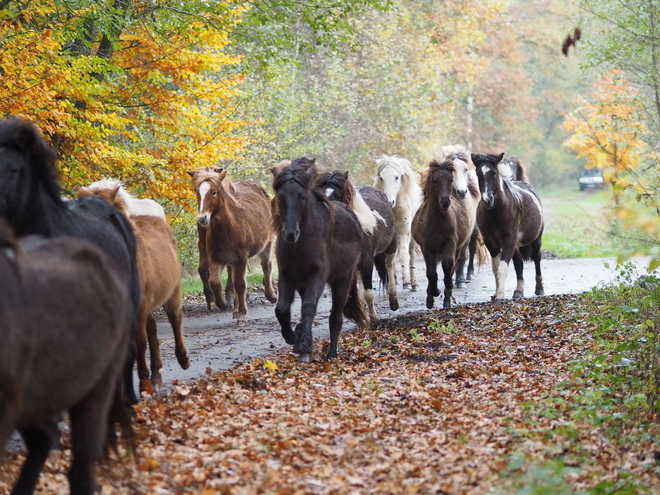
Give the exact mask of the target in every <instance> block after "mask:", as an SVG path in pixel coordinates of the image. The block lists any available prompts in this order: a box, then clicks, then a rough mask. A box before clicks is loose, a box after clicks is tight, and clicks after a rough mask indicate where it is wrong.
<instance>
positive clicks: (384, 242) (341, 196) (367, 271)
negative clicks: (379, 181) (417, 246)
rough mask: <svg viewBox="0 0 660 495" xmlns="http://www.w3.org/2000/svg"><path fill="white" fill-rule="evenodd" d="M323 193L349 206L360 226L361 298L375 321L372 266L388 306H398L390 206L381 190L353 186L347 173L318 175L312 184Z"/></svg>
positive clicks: (393, 229) (394, 237)
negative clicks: (384, 288) (376, 273)
mask: <svg viewBox="0 0 660 495" xmlns="http://www.w3.org/2000/svg"><path fill="white" fill-rule="evenodd" d="M315 187H317V188H318V189H320V190H321V191H323V193H324V194H325V196H326V197H327V198H329V199H331V200H333V201H341V202H342V203H344V204H346V205H348V206H350V207H351V209H352V210H353V211H354V212H355V215H356V216H357V218H358V220H359V221H360V225H361V226H362V231H363V236H362V254H361V255H360V262H359V264H358V271H359V272H360V276H361V279H362V287H363V290H364V300H365V302H366V306H367V312H368V313H369V317H370V318H371V323H372V324H375V323H376V322H377V321H378V316H377V315H376V309H375V307H374V288H373V271H374V266H375V267H376V271H377V272H378V276H379V277H380V281H381V284H382V286H383V287H387V293H388V295H389V301H390V309H391V310H392V311H396V310H397V309H399V300H398V298H397V294H396V272H395V270H396V267H395V265H394V263H395V262H394V257H395V255H396V248H397V234H396V226H395V225H394V214H393V213H392V207H391V206H390V202H389V200H388V199H387V196H386V195H385V193H384V192H383V191H381V190H380V189H377V188H375V187H372V186H366V187H358V188H355V187H354V186H353V184H352V183H351V181H350V180H348V172H341V171H334V172H326V173H323V174H320V175H318V177H317V178H316V185H315Z"/></svg>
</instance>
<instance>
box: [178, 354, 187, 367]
mask: <svg viewBox="0 0 660 495" xmlns="http://www.w3.org/2000/svg"><path fill="white" fill-rule="evenodd" d="M176 360H177V361H179V366H181V369H184V370H187V369H188V368H190V357H188V354H185V355H183V356H181V357H179V356H177V357H176Z"/></svg>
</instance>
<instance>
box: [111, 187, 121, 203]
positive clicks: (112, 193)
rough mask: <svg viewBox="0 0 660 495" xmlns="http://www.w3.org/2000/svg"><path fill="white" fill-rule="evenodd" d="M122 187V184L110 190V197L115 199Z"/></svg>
mask: <svg viewBox="0 0 660 495" xmlns="http://www.w3.org/2000/svg"><path fill="white" fill-rule="evenodd" d="M120 189H121V186H117V187H115V188H114V189H113V190H112V191H111V192H110V197H111V198H112V200H113V201H114V200H115V198H116V197H117V195H118V194H119V190H120Z"/></svg>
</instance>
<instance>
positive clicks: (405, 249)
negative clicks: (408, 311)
mask: <svg viewBox="0 0 660 495" xmlns="http://www.w3.org/2000/svg"><path fill="white" fill-rule="evenodd" d="M407 230H408V231H407V232H406V231H405V230H404V231H402V232H399V237H398V239H399V247H398V248H397V250H396V252H397V256H398V257H399V264H400V265H401V278H402V280H403V288H404V289H410V288H412V285H411V283H410V243H411V242H412V235H411V234H410V227H408V229H407Z"/></svg>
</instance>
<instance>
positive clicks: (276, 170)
mask: <svg viewBox="0 0 660 495" xmlns="http://www.w3.org/2000/svg"><path fill="white" fill-rule="evenodd" d="M270 173H271V174H273V177H277V176H278V175H280V174H281V173H282V169H281V168H280V167H270Z"/></svg>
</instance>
